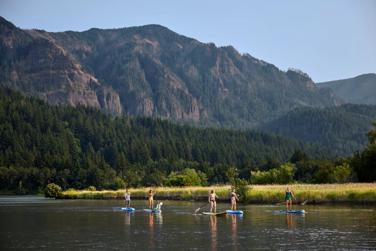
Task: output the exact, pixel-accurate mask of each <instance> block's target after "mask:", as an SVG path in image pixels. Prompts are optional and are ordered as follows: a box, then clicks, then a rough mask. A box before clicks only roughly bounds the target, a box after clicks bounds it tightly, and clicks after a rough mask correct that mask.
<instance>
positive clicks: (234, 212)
mask: <svg viewBox="0 0 376 251" xmlns="http://www.w3.org/2000/svg"><path fill="white" fill-rule="evenodd" d="M226 214H243V211H242V210H226Z"/></svg>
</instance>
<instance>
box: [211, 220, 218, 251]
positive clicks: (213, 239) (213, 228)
mask: <svg viewBox="0 0 376 251" xmlns="http://www.w3.org/2000/svg"><path fill="white" fill-rule="evenodd" d="M210 234H211V235H210V237H211V250H212V251H216V250H217V216H210Z"/></svg>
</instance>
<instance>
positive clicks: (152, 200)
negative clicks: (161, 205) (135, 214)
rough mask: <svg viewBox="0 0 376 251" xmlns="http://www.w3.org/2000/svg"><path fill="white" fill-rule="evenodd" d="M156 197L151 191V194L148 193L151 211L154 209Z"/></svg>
mask: <svg viewBox="0 0 376 251" xmlns="http://www.w3.org/2000/svg"><path fill="white" fill-rule="evenodd" d="M154 195H155V192H154V191H153V190H151V189H150V190H149V193H148V200H149V208H150V209H153V207H154Z"/></svg>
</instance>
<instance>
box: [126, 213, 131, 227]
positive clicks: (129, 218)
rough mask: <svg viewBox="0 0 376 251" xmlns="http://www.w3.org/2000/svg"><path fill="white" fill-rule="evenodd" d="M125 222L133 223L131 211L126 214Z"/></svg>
mask: <svg viewBox="0 0 376 251" xmlns="http://www.w3.org/2000/svg"><path fill="white" fill-rule="evenodd" d="M124 223H125V225H131V213H125V214H124Z"/></svg>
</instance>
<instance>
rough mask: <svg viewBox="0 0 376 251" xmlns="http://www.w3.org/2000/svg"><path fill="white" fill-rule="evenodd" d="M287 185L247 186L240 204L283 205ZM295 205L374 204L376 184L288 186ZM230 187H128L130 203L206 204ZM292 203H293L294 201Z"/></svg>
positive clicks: (77, 195) (80, 193) (224, 198)
mask: <svg viewBox="0 0 376 251" xmlns="http://www.w3.org/2000/svg"><path fill="white" fill-rule="evenodd" d="M286 186H287V185H249V186H248V189H247V192H246V195H245V198H244V199H243V201H242V204H277V203H283V200H284V191H285V189H286ZM289 186H290V187H291V189H292V190H293V191H294V193H295V197H296V204H300V203H302V202H305V204H310V205H318V204H351V205H376V183H346V184H292V185H289ZM230 188H231V187H230V186H228V185H227V186H226V185H224V186H210V187H156V188H150V187H144V188H130V189H129V192H130V193H131V194H132V199H133V200H146V199H147V191H148V190H149V189H153V190H154V191H155V192H156V195H155V200H176V201H201V202H203V201H206V200H207V196H208V193H209V190H211V189H214V190H215V191H216V193H217V195H218V196H219V199H218V202H221V203H222V202H228V201H229V193H230ZM124 192H125V189H120V190H101V191H89V190H74V189H68V190H66V191H63V192H62V194H61V195H60V196H58V197H57V198H56V199H101V200H106V199H118V200H121V199H123V198H124V197H123V195H124ZM294 202H295V201H294Z"/></svg>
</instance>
